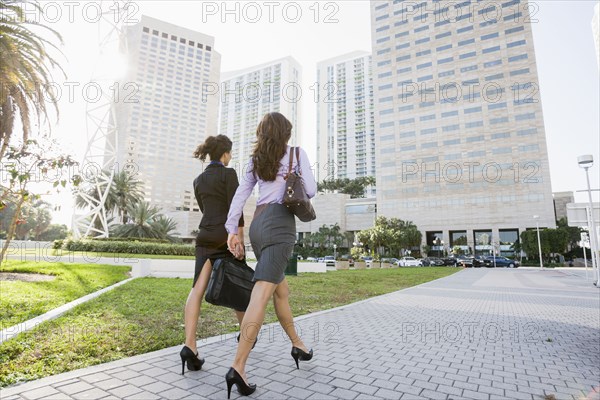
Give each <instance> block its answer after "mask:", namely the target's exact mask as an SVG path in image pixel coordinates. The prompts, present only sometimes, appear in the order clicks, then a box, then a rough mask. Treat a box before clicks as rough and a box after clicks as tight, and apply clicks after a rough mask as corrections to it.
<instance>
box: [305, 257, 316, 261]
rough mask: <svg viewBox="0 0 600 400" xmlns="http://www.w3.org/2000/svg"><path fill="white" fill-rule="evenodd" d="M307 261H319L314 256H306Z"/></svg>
mask: <svg viewBox="0 0 600 400" xmlns="http://www.w3.org/2000/svg"><path fill="white" fill-rule="evenodd" d="M306 261H311V262H317V259H316V258H314V257H306Z"/></svg>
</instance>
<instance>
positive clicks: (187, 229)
mask: <svg viewBox="0 0 600 400" xmlns="http://www.w3.org/2000/svg"><path fill="white" fill-rule="evenodd" d="M125 40H126V41H127V59H128V72H127V75H126V77H125V79H124V82H129V83H133V86H131V88H132V90H133V91H134V92H133V93H132V95H133V96H132V98H134V99H135V100H136V101H129V102H128V101H126V99H124V100H123V101H120V102H117V103H116V112H115V115H116V118H117V126H118V135H119V136H118V140H117V146H116V148H117V162H118V163H119V166H128V168H131V169H132V171H133V172H135V173H136V174H137V176H136V177H137V178H138V179H139V180H141V181H142V182H143V191H144V200H146V201H148V202H150V203H151V204H152V205H155V206H158V207H159V208H160V209H161V211H162V213H163V214H165V215H168V216H170V217H172V218H174V219H175V221H176V222H177V223H178V228H177V231H178V233H179V234H180V235H181V236H184V237H186V236H187V237H189V236H192V234H191V232H192V231H193V230H195V229H197V227H198V224H199V222H200V218H201V214H200V210H199V208H198V205H197V204H196V199H195V198H194V194H193V187H192V182H193V180H194V178H195V177H196V176H197V175H198V174H199V173H200V172H202V165H201V163H200V162H199V161H198V160H196V159H194V158H193V156H192V153H193V151H194V149H195V148H196V146H198V144H200V143H201V142H202V141H203V140H204V139H205V137H206V136H207V135H209V134H213V133H214V132H216V131H217V127H218V124H217V121H218V120H217V118H218V110H219V109H218V106H219V104H218V98H217V97H214V96H213V97H211V96H203V91H205V90H206V85H207V84H211V83H214V82H217V83H218V82H219V79H220V67H221V56H220V54H219V53H217V52H216V51H215V50H214V38H213V37H211V36H208V35H205V34H202V33H200V32H196V31H193V30H189V29H186V28H182V27H179V26H176V25H173V24H170V23H167V22H164V21H160V20H158V19H154V18H150V17H147V16H142V17H141V19H140V22H139V23H138V24H136V25H133V26H130V27H128V28H127V32H126V38H125ZM108 140H114V139H111V138H109V139H108Z"/></svg>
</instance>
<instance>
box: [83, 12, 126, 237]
mask: <svg viewBox="0 0 600 400" xmlns="http://www.w3.org/2000/svg"><path fill="white" fill-rule="evenodd" d="M132 6H133V3H131V2H129V1H102V2H100V7H101V10H102V13H101V17H100V20H99V22H98V45H99V56H98V62H97V64H96V68H95V70H94V72H93V74H92V79H91V83H93V84H94V86H95V88H96V89H98V90H99V91H100V96H99V97H100V99H99V100H98V101H97V102H90V101H88V103H87V105H86V130H87V140H88V145H87V149H86V152H85V155H84V158H83V164H82V165H81V167H82V168H81V172H82V173H81V175H82V178H83V181H82V183H81V185H80V186H79V188H78V189H77V190H76V191H75V193H74V195H75V198H78V197H79V198H80V199H82V200H83V201H84V202H85V207H82V208H80V210H81V209H83V210H84V211H83V213H81V214H78V210H77V208H76V209H75V210H76V211H75V214H74V216H73V222H72V228H73V236H74V237H75V239H80V238H84V237H90V236H93V237H108V235H109V232H108V220H107V213H106V211H107V210H106V209H105V207H104V204H105V202H106V199H107V197H108V193H109V191H110V187H111V185H112V181H113V177H114V175H115V173H116V172H118V168H119V165H118V163H117V149H118V144H119V127H118V123H117V121H118V119H117V115H116V107H115V106H116V103H117V102H118V100H119V99H116V98H115V96H114V93H115V91H114V85H115V84H117V85H119V83H118V77H116V76H115V74H114V71H115V68H114V64H115V57H116V56H117V55H118V54H121V55H123V54H126V52H127V41H126V40H125V29H126V28H127V23H128V22H129V21H128V19H129V18H130V14H131V10H132ZM117 93H118V92H117Z"/></svg>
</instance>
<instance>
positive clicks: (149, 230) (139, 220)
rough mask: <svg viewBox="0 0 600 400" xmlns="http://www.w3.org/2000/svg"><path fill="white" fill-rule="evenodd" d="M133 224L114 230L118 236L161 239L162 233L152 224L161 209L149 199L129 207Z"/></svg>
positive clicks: (120, 226)
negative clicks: (151, 203)
mask: <svg viewBox="0 0 600 400" xmlns="http://www.w3.org/2000/svg"><path fill="white" fill-rule="evenodd" d="M128 212H129V215H130V218H131V219H132V220H133V223H132V224H123V225H119V226H117V227H116V228H115V229H114V230H113V234H114V236H116V237H136V238H155V239H160V238H161V237H160V233H159V232H157V230H156V228H155V227H153V226H152V224H153V223H154V222H155V221H156V220H157V219H158V218H159V212H160V211H159V209H158V208H157V207H155V206H152V205H150V203H148V202H147V201H140V202H139V203H136V204H134V205H130V206H129V207H128Z"/></svg>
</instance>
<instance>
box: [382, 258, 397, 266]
mask: <svg viewBox="0 0 600 400" xmlns="http://www.w3.org/2000/svg"><path fill="white" fill-rule="evenodd" d="M381 262H382V263H390V264H393V265H396V264H397V263H398V259H397V258H382V259H381Z"/></svg>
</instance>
